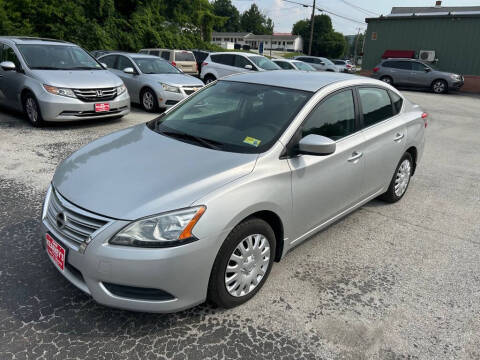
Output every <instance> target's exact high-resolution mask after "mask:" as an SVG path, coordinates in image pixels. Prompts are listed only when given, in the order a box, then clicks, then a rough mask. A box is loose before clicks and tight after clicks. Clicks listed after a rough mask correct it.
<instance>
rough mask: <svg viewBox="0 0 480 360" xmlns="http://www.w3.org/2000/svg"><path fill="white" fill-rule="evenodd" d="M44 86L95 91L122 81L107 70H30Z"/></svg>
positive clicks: (116, 84)
mask: <svg viewBox="0 0 480 360" xmlns="http://www.w3.org/2000/svg"><path fill="white" fill-rule="evenodd" d="M32 74H33V75H34V76H35V77H36V78H37V79H39V80H40V81H42V82H43V83H44V84H46V85H51V86H57V87H65V88H70V89H96V88H108V87H116V86H120V85H122V80H121V79H120V78H119V77H118V76H117V75H115V74H112V73H111V72H110V71H108V70H32Z"/></svg>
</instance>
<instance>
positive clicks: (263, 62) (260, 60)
mask: <svg viewBox="0 0 480 360" xmlns="http://www.w3.org/2000/svg"><path fill="white" fill-rule="evenodd" d="M248 59H249V60H251V61H253V63H254V64H255V65H257V66H258V67H259V68H262V69H263V70H280V66H278V65H277V64H275V63H274V62H273V61H270V60H268V59H267V58H266V57H263V56H249V57H248Z"/></svg>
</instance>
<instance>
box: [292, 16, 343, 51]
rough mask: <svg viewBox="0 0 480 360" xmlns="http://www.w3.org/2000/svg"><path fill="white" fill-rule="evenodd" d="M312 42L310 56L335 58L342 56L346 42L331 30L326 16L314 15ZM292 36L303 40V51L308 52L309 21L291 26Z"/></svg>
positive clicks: (340, 35)
mask: <svg viewBox="0 0 480 360" xmlns="http://www.w3.org/2000/svg"><path fill="white" fill-rule="evenodd" d="M314 22H315V24H314V31H313V41H312V55H314V56H324V57H330V58H337V57H340V56H342V55H343V53H344V52H345V48H346V45H347V42H346V41H345V38H344V36H343V35H342V34H341V33H339V32H336V31H334V30H333V26H332V20H331V19H330V17H329V16H328V15H315V17H314ZM292 34H294V35H301V36H302V38H303V51H304V52H305V53H306V52H307V51H308V47H309V43H310V20H300V21H298V22H296V23H295V24H294V25H293V28H292Z"/></svg>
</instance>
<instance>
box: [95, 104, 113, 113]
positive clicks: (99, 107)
mask: <svg viewBox="0 0 480 360" xmlns="http://www.w3.org/2000/svg"><path fill="white" fill-rule="evenodd" d="M105 111H110V104H109V103H102V104H95V112H105Z"/></svg>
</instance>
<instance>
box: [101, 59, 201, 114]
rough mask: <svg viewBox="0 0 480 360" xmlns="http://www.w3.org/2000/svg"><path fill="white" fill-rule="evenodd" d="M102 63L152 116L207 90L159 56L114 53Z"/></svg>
mask: <svg viewBox="0 0 480 360" xmlns="http://www.w3.org/2000/svg"><path fill="white" fill-rule="evenodd" d="M98 61H100V62H102V63H104V64H105V65H107V67H108V69H109V70H110V71H111V72H113V73H114V74H116V75H118V76H119V77H120V78H121V79H122V80H123V82H124V84H125V86H126V87H127V89H128V93H129V94H130V98H131V100H132V102H134V103H138V104H140V105H142V106H143V108H144V109H145V110H146V111H148V112H157V111H159V110H163V109H167V108H169V107H171V106H173V105H175V104H176V103H178V102H179V101H181V100H183V99H185V98H186V97H188V96H189V95H191V94H193V93H194V92H195V91H197V90H199V89H200V88H202V87H203V86H204V84H203V82H202V81H201V80H199V79H197V78H195V77H193V76H190V75H186V74H184V73H183V72H182V71H181V70H179V69H177V68H176V67H174V66H172V65H171V64H170V63H169V62H168V61H165V60H163V59H161V58H159V57H158V56H151V55H143V54H136V53H132V54H130V53H113V54H108V55H105V56H102V57H100V58H99V59H98Z"/></svg>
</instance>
